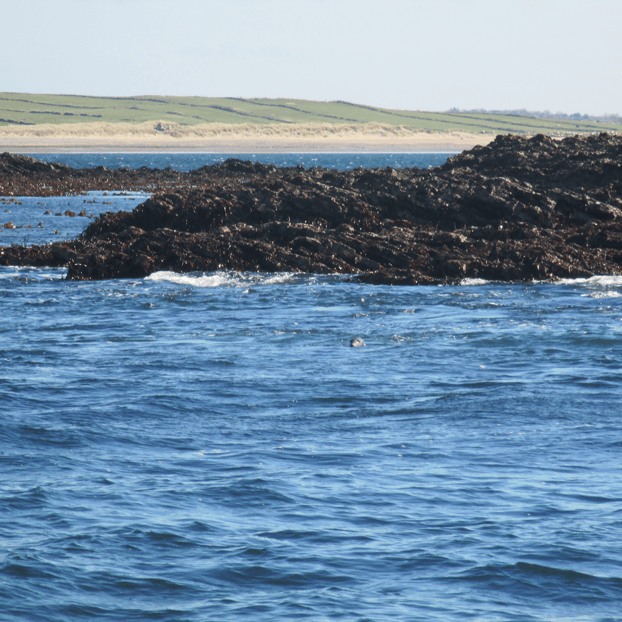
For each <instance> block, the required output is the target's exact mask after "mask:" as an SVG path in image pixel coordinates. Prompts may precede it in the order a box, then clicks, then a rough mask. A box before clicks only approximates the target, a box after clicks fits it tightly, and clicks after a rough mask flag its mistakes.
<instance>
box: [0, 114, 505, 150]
mask: <svg viewBox="0 0 622 622" xmlns="http://www.w3.org/2000/svg"><path fill="white" fill-rule="evenodd" d="M493 139H494V135H493V134H469V133H466V132H459V131H455V132H427V131H424V130H413V129H411V128H408V127H405V126H393V125H381V124H379V123H368V124H364V125H355V124H338V125H333V124H317V123H309V124H288V123H275V124H270V125H252V124H244V125H225V124H221V123H210V124H202V125H192V126H181V125H178V124H175V123H169V122H167V121H150V122H147V123H140V124H137V125H133V124H130V123H75V124H63V125H51V124H50V125H21V126H8V127H0V151H11V152H46V151H141V150H145V151H206V152H215V153H252V152H304V151H363V152H364V151H462V150H464V149H470V148H471V147H473V146H475V145H486V144H488V143H489V142H490V141H491V140H493Z"/></svg>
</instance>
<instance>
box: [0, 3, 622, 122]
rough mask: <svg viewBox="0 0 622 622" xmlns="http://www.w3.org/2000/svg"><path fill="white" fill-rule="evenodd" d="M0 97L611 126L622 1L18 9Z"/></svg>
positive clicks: (6, 9)
mask: <svg viewBox="0 0 622 622" xmlns="http://www.w3.org/2000/svg"><path fill="white" fill-rule="evenodd" d="M2 5H3V6H2V10H1V14H2V25H3V28H2V36H1V37H0V91H12V92H18V91H25V92H34V93H71V94H82V95H114V96H122V95H145V94H158V95H202V96H218V97H225V96H234V97H288V98H304V99H315V100H335V99H340V100H346V101H351V102H355V103H361V104H370V105H375V106H386V107H390V108H405V109H421V110H446V109H448V108H451V107H454V106H455V107H458V108H487V109H512V108H527V109H529V110H546V109H548V110H551V111H553V112H555V111H561V112H568V113H572V112H581V113H588V114H602V113H622V36H621V35H620V32H621V31H622V26H621V25H622V0H590V1H589V2H588V1H584V0H373V1H371V0H222V1H215V0H203V1H200V0H174V1H173V0H166V1H165V0H21V1H20V2H12V1H10V0H7V1H6V2H3V3H2Z"/></svg>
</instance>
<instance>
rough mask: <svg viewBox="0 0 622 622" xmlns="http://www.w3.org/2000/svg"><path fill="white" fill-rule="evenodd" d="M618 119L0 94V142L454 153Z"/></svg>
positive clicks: (59, 147)
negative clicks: (499, 139) (504, 138)
mask: <svg viewBox="0 0 622 622" xmlns="http://www.w3.org/2000/svg"><path fill="white" fill-rule="evenodd" d="M620 121H621V120H620V119H619V118H618V117H611V118H607V119H595V118H591V117H586V116H581V115H570V116H569V115H565V116H564V115H562V116H559V115H558V116H555V115H551V117H545V116H543V115H542V113H534V116H529V113H527V112H526V111H511V112H504V111H494V112H486V111H458V110H455V109H452V110H450V111H447V112H425V111H418V110H415V111H412V110H391V109H386V108H377V107H373V106H365V105H360V104H353V103H349V102H343V101H333V102H317V101H309V100H299V99H243V98H236V97H225V98H212V97H171V96H166V97H165V96H155V95H154V96H137V97H90V96H78V95H34V94H28V93H0V150H2V151H10V152H14V153H20V152H21V153H26V152H44V151H124V150H129V151H139V150H148V151H159V150H168V151H192V150H197V151H210V152H224V153H252V152H270V151H273V152H287V151H396V152H397V151H462V150H464V149H469V148H471V147H474V146H476V145H487V144H488V143H490V142H491V141H492V140H493V139H494V138H495V136H497V135H499V134H509V133H512V134H518V135H524V136H533V135H535V134H546V135H548V136H553V137H563V136H568V135H576V134H591V133H598V132H603V131H607V132H610V133H622V122H620Z"/></svg>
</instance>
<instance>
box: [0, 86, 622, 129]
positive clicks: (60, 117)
mask: <svg viewBox="0 0 622 622" xmlns="http://www.w3.org/2000/svg"><path fill="white" fill-rule="evenodd" d="M94 121H102V122H108V123H121V122H124V123H143V122H145V121H168V122H174V123H179V124H181V125H196V124H199V123H232V124H238V123H253V124H269V123H335V124H337V123H347V124H360V123H384V124H388V125H401V126H406V127H410V128H412V129H417V130H428V131H447V130H463V131H466V132H474V133H494V134H499V133H509V132H511V133H519V134H522V133H527V134H533V133H538V132H542V133H548V134H556V133H563V134H566V133H572V134H577V133H584V132H603V131H617V132H622V124H614V123H597V122H595V121H564V120H559V119H538V118H532V117H524V116H516V115H504V114H489V113H483V114H479V113H478V114H474V113H466V112H456V113H448V112H421V111H408V110H389V109H385V108H374V107H372V106H362V105H358V104H351V103H348V102H340V101H335V102H316V101H307V100H301V99H241V98H236V97H223V98H217V97H159V96H140V97H88V96H79V95H30V94H27V93H0V126H5V127H6V126H17V125H39V124H42V123H53V124H60V123H88V122H94Z"/></svg>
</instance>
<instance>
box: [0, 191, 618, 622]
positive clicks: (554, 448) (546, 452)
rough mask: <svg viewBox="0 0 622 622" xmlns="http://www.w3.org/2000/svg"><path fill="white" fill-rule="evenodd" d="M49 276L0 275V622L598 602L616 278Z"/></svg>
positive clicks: (605, 602)
mask: <svg viewBox="0 0 622 622" xmlns="http://www.w3.org/2000/svg"><path fill="white" fill-rule="evenodd" d="M56 200H57V201H65V199H64V198H63V199H56ZM98 200H99V199H98ZM115 200H117V201H118V202H119V204H122V201H125V198H124V197H117V198H116V199H115ZM45 201H52V202H53V201H54V199H45ZM40 207H41V206H38V208H40ZM10 209H11V210H14V211H15V212H17V207H11V208H10ZM13 215H14V214H12V216H13ZM58 218H60V217H58ZM68 220H70V219H67V221H68ZM71 220H72V221H74V220H76V219H71ZM46 230H47V231H48V233H49V229H46ZM63 275H64V271H63V270H50V269H33V268H0V310H1V311H2V320H1V322H0V370H1V371H0V399H1V401H0V410H1V412H2V417H1V418H0V473H2V478H1V479H0V543H1V549H0V619H3V620H4V619H6V620H42V621H43V620H45V621H46V622H47V621H59V622H60V621H67V620H71V621H74V620H75V621H78V620H79V621H81V620H91V619H100V618H101V619H105V620H118V621H128V620H141V621H142V620H165V621H170V622H173V621H174V622H178V621H189V622H190V621H192V622H195V621H204V620H245V621H246V620H266V621H268V620H270V621H273V620H275V619H282V620H289V619H294V620H295V619H301V620H422V621H423V620H426V621H427V620H439V621H441V620H442V621H445V620H449V621H451V620H456V621H458V620H619V619H620V601H621V600H622V554H621V549H620V545H619V534H620V527H621V526H622V478H621V475H622V471H621V466H622V460H621V450H622V425H621V423H620V414H621V412H620V411H621V408H620V403H621V399H620V398H621V397H622V389H621V386H622V372H621V362H622V360H621V359H622V349H621V345H622V304H621V298H620V297H621V295H622V280H621V279H620V277H595V278H592V279H576V280H567V281H564V282H561V283H556V284H551V283H533V284H522V285H516V284H498V283H486V282H481V281H479V282H468V283H464V284H462V285H460V286H449V287H389V286H371V285H362V284H357V283H351V282H349V281H348V280H347V278H346V277H340V276H318V275H300V274H250V273H248V274H239V273H233V272H219V273H210V274H203V273H201V274H189V275H178V274H174V273H164V272H161V273H157V274H155V275H152V276H151V277H149V278H147V279H140V280H124V281H106V282H84V283H74V282H67V281H63V280H61V277H62V276H63ZM355 336H358V337H361V338H363V339H364V341H365V342H366V344H367V345H366V347H362V348H351V347H349V343H350V339H352V338H353V337H355Z"/></svg>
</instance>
